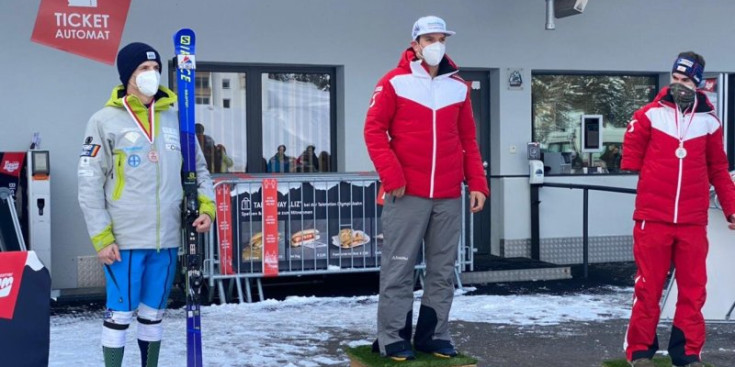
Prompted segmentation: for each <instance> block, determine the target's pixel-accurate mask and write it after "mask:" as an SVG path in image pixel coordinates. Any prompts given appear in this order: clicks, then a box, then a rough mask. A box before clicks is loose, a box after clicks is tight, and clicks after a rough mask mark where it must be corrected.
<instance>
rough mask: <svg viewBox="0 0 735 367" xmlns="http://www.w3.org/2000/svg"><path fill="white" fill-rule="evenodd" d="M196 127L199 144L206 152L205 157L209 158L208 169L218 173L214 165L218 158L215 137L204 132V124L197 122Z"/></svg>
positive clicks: (203, 151)
mask: <svg viewBox="0 0 735 367" xmlns="http://www.w3.org/2000/svg"><path fill="white" fill-rule="evenodd" d="M194 128H195V131H196V136H197V140H198V141H199V146H200V147H202V153H204V159H206V160H207V169H208V170H209V172H210V173H216V172H217V170H216V169H215V167H214V165H215V162H216V161H217V159H216V158H215V154H216V148H215V146H216V144H215V143H214V139H213V138H212V137H211V136H209V135H207V134H205V133H204V125H202V124H200V123H197V124H196V125H195V127H194Z"/></svg>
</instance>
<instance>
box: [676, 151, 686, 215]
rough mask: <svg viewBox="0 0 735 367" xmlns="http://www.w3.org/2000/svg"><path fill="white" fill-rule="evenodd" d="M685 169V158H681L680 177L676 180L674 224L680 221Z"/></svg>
mask: <svg viewBox="0 0 735 367" xmlns="http://www.w3.org/2000/svg"><path fill="white" fill-rule="evenodd" d="M683 170H684V160H683V159H679V177H678V178H677V180H676V199H675V200H676V201H675V202H674V224H676V223H679V196H680V195H681V178H682V171H683Z"/></svg>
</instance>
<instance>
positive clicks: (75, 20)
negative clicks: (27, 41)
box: [31, 0, 130, 65]
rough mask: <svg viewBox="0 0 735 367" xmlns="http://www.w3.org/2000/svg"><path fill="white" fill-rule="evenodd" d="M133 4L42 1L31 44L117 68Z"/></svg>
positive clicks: (117, 0) (98, 0) (118, 0)
mask: <svg viewBox="0 0 735 367" xmlns="http://www.w3.org/2000/svg"><path fill="white" fill-rule="evenodd" d="M129 9H130V0H41V5H40V6H39V7H38V15H37V16H36V25H35V26H34V27H33V34H32V35H31V41H33V42H36V43H40V44H42V45H46V46H48V47H52V48H56V49H59V50H63V51H66V52H70V53H73V54H76V55H79V56H82V57H86V58H89V59H92V60H96V61H100V62H103V63H105V64H109V65H113V64H115V56H116V55H117V50H118V48H119V47H120V39H121V37H122V32H123V29H124V28H125V21H126V20H127V17H128V10H129Z"/></svg>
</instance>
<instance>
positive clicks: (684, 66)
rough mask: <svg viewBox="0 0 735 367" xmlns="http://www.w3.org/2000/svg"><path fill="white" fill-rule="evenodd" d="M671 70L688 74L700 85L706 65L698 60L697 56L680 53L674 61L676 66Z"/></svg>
mask: <svg viewBox="0 0 735 367" xmlns="http://www.w3.org/2000/svg"><path fill="white" fill-rule="evenodd" d="M671 72H672V73H680V74H684V75H686V76H687V77H689V79H691V80H692V81H694V84H695V85H696V86H697V87H699V86H701V85H702V79H703V74H704V65H702V64H700V63H699V62H697V59H695V58H692V57H687V56H685V55H679V57H677V58H676V61H675V62H674V67H673V68H672V70H671Z"/></svg>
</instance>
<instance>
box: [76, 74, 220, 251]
mask: <svg viewBox="0 0 735 367" xmlns="http://www.w3.org/2000/svg"><path fill="white" fill-rule="evenodd" d="M175 102H176V95H175V94H174V93H173V92H172V91H171V90H170V89H168V88H165V87H159V90H158V93H157V94H156V96H155V98H154V105H153V107H152V108H151V110H154V111H155V112H154V116H153V129H151V116H150V111H149V109H148V108H146V107H145V106H143V104H142V103H141V102H140V100H138V98H136V97H135V96H125V95H124V89H123V87H122V85H119V86H117V87H116V88H115V89H113V91H112V95H111V97H110V100H109V101H108V102H107V103H106V105H105V107H104V108H102V109H101V110H100V111H98V112H97V113H95V114H94V115H93V116H92V118H91V119H90V120H89V122H88V123H87V129H86V133H85V139H84V145H83V146H82V152H81V154H80V157H79V164H78V168H77V175H78V189H79V191H78V197H79V206H80V207H81V209H82V212H83V213H84V219H85V221H86V223H87V230H88V232H89V236H90V238H91V240H92V244H93V246H94V248H95V250H97V251H100V250H101V249H103V248H104V247H106V246H108V245H110V244H112V243H116V244H117V245H118V246H119V247H120V249H121V250H130V249H160V248H172V247H178V246H179V245H180V243H181V203H182V200H183V197H184V194H183V188H182V182H181V167H182V163H183V157H182V155H181V142H180V137H179V122H178V117H177V114H176V112H175V111H173V110H172V109H171V108H170V107H171V105H172V104H174V103H175ZM126 105H127V108H126ZM151 130H152V132H151ZM151 135H152V136H151ZM196 161H197V163H196V167H197V181H198V182H197V183H198V187H199V203H200V209H199V212H200V213H204V214H207V215H209V216H210V218H212V220H214V216H215V206H214V201H213V198H214V191H213V189H212V179H211V177H210V175H209V172H208V171H207V166H206V162H205V160H204V154H203V153H202V150H201V148H200V147H199V144H197V146H196Z"/></svg>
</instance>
